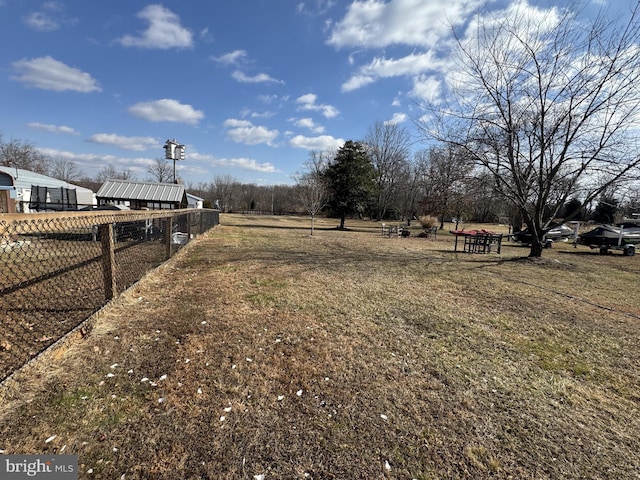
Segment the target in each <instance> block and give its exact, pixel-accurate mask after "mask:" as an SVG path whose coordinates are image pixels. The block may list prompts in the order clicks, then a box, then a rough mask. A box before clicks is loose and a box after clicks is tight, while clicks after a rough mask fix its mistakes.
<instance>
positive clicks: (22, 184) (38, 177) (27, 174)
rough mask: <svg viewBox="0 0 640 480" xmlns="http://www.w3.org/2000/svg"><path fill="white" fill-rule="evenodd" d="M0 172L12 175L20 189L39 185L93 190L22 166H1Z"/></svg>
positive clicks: (85, 190)
mask: <svg viewBox="0 0 640 480" xmlns="http://www.w3.org/2000/svg"><path fill="white" fill-rule="evenodd" d="M0 172H3V173H6V174H8V175H11V177H12V178H13V185H14V186H15V187H16V188H18V189H23V188H24V189H30V188H31V186H32V185H37V186H40V187H64V188H75V189H76V190H78V191H83V192H91V190H89V189H88V188H83V187H80V186H78V185H73V184H71V183H68V182H65V181H63V180H58V179H57V178H53V177H48V176H47V175H42V174H40V173H35V172H31V171H29V170H24V169H22V168H18V169H17V171H16V168H15V167H3V166H0ZM91 193H93V192H91Z"/></svg>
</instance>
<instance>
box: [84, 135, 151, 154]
mask: <svg viewBox="0 0 640 480" xmlns="http://www.w3.org/2000/svg"><path fill="white" fill-rule="evenodd" d="M88 141H89V142H92V143H99V144H101V145H110V146H113V147H118V148H122V149H124V150H133V151H143V150H148V149H150V148H155V147H158V149H159V148H160V141H158V140H157V139H155V138H153V137H124V136H121V135H116V134H115V133H97V134H95V135H91V136H90V137H89V138H88Z"/></svg>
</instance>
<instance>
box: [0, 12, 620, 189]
mask: <svg viewBox="0 0 640 480" xmlns="http://www.w3.org/2000/svg"><path fill="white" fill-rule="evenodd" d="M531 1H533V0H531ZM569 3H570V2H563V1H555V2H553V1H550V0H544V1H542V2H540V1H537V2H535V3H531V2H528V1H527V0H514V1H510V0H446V1H445V0H386V1H384V0H360V1H344V0H291V1H290V0H234V1H225V0H218V1H214V0H188V1H185V0H175V1H174V0H169V1H164V2H162V3H155V2H144V1H135V2H134V1H131V0H110V1H108V2H106V1H100V2H97V1H87V0H60V1H57V0H56V1H37V0H0V18H1V19H2V25H3V27H2V29H0V135H1V136H2V139H3V140H4V141H9V140H19V141H24V142H29V143H31V144H33V145H34V146H35V147H36V148H37V149H38V150H39V151H41V152H42V153H43V154H46V155H48V156H49V157H51V158H53V159H67V160H71V161H73V162H75V164H76V165H77V167H78V168H79V170H81V171H82V173H83V174H84V175H86V176H89V177H95V176H96V175H97V174H98V172H100V171H101V170H102V169H104V167H105V166H108V165H112V166H113V167H114V168H115V169H116V170H117V171H123V170H128V171H129V172H130V173H131V174H132V175H133V176H134V177H135V178H137V179H138V180H145V179H147V178H148V177H149V174H148V167H149V165H152V164H154V163H155V162H156V160H157V159H161V158H164V149H163V146H164V144H165V142H166V141H167V140H169V139H172V140H173V139H175V140H176V141H177V142H178V143H180V144H183V145H185V147H186V148H185V159H184V160H182V161H178V162H176V168H177V172H178V176H179V178H180V179H181V180H182V181H183V182H184V183H186V184H187V185H198V184H202V183H209V182H212V181H214V179H215V178H216V177H217V176H230V177H232V178H234V179H236V180H238V181H241V182H243V183H255V184H258V185H275V184H292V183H294V181H295V180H294V176H295V174H296V173H297V172H300V171H302V170H303V168H304V167H303V165H304V163H305V162H306V161H307V160H308V159H309V155H310V152H312V151H324V150H330V149H333V150H335V149H337V148H339V147H340V146H342V145H343V144H344V142H345V141H346V140H362V139H364V138H365V136H366V134H367V132H368V131H369V129H370V128H371V127H372V125H373V124H374V123H375V122H391V123H396V124H398V125H400V126H402V127H404V128H406V129H407V131H408V132H409V133H410V134H411V135H412V137H413V139H414V143H413V145H412V148H414V149H420V148H425V144H424V142H423V140H424V139H423V138H421V136H420V134H419V132H418V130H417V129H416V126H415V121H416V120H417V119H418V118H420V117H421V115H423V114H424V110H423V109H421V108H420V105H421V104H424V102H427V101H437V99H438V97H439V96H440V95H443V94H444V92H445V91H446V89H445V88H444V85H443V82H444V80H443V78H444V75H445V74H446V73H447V71H448V70H450V69H451V68H455V66H454V65H453V64H452V61H451V48H452V46H453V35H452V32H453V31H455V32H457V33H458V35H460V36H464V35H465V34H466V33H465V32H466V29H467V28H468V27H469V25H471V24H472V23H473V21H474V19H475V18H477V16H478V15H481V16H483V15H498V16H499V15H508V14H509V12H510V11H513V9H514V8H517V9H525V10H532V11H537V12H538V13H539V12H544V11H546V10H549V9H552V8H563V7H566V6H567V5H569ZM623 4H624V5H623ZM582 5H583V7H584V10H583V13H584V12H593V11H597V10H599V9H613V8H616V9H620V8H623V7H624V6H625V5H626V8H627V11H628V7H629V5H628V2H627V0H624V1H623V2H620V1H619V0H588V1H586V2H583V4H582Z"/></svg>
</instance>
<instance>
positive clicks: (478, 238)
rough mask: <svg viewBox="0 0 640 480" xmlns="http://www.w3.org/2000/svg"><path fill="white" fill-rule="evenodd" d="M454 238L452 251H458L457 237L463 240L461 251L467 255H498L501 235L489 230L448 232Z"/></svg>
mask: <svg viewBox="0 0 640 480" xmlns="http://www.w3.org/2000/svg"><path fill="white" fill-rule="evenodd" d="M450 232H451V233H452V234H453V235H455V236H456V241H455V246H454V251H456V252H457V251H458V237H463V238H464V243H463V246H462V251H463V252H467V253H491V251H492V250H493V251H495V252H496V253H498V254H499V253H500V247H501V246H502V234H501V233H496V232H492V231H490V230H485V229H479V230H450Z"/></svg>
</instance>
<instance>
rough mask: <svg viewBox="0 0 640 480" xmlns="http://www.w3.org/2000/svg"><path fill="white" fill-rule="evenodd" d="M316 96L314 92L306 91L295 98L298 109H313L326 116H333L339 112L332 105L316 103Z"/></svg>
mask: <svg viewBox="0 0 640 480" xmlns="http://www.w3.org/2000/svg"><path fill="white" fill-rule="evenodd" d="M317 99H318V96H317V95H315V94H314V93H307V94H305V95H302V96H300V97H298V98H297V99H296V103H297V104H298V105H299V107H298V110H300V111H315V112H320V113H322V115H324V116H325V117H326V118H334V117H337V116H338V115H339V114H340V111H339V110H338V109H337V108H336V107H334V106H332V105H324V104H320V105H319V104H317V103H316V100H317Z"/></svg>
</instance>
